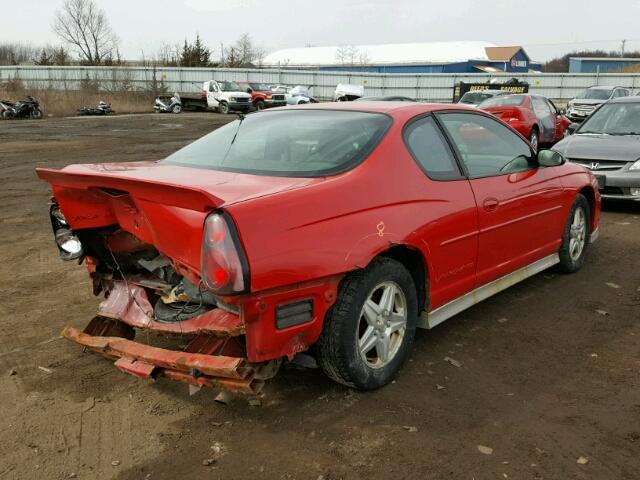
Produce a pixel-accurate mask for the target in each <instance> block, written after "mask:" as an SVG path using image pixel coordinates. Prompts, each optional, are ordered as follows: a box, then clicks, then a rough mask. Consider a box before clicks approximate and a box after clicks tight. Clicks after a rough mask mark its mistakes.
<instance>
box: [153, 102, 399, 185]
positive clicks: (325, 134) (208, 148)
mask: <svg viewBox="0 0 640 480" xmlns="http://www.w3.org/2000/svg"><path fill="white" fill-rule="evenodd" d="M390 124H391V119H390V118H389V117H388V116H386V115H383V114H380V113H368V112H351V111H344V110H343V111H336V110H297V109H296V110H286V109H285V110H280V111H273V112H260V113H257V114H251V115H247V117H246V118H244V120H240V119H238V120H235V121H233V122H231V123H229V124H227V125H225V126H224V127H220V128H219V129H217V130H215V131H213V132H211V133H210V134H208V135H206V136H204V137H202V138H201V139H199V140H196V141H195V142H193V143H191V144H190V145H187V146H186V147H184V148H183V149H181V150H178V151H177V152H175V153H174V154H172V155H170V156H168V157H167V158H166V159H164V160H162V161H161V162H160V163H164V164H173V165H184V166H189V167H196V168H208V169H212V170H225V171H231V172H242V173H251V174H256V175H276V176H291V177H316V176H324V175H330V174H334V173H339V172H342V171H345V170H348V169H349V168H352V167H353V166H355V165H356V164H357V163H359V162H360V161H362V160H363V159H364V158H366V157H367V155H369V153H370V152H371V151H372V150H373V148H374V147H375V146H376V144H377V143H378V142H379V141H380V139H381V138H382V136H383V135H384V133H385V132H386V131H387V129H388V127H389V125H390Z"/></svg>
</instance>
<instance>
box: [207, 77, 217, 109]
mask: <svg viewBox="0 0 640 480" xmlns="http://www.w3.org/2000/svg"><path fill="white" fill-rule="evenodd" d="M219 94H220V90H219V88H218V85H217V84H216V82H209V90H208V91H207V104H208V105H209V107H211V108H215V107H217V106H218V99H217V96H218V95H219Z"/></svg>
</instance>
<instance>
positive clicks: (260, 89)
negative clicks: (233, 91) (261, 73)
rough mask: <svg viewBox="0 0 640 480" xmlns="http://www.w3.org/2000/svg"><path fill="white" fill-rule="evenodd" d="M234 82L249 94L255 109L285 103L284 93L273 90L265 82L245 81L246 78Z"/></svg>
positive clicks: (278, 105)
mask: <svg viewBox="0 0 640 480" xmlns="http://www.w3.org/2000/svg"><path fill="white" fill-rule="evenodd" d="M236 83H237V84H238V85H240V87H241V88H242V89H243V90H244V91H246V92H247V93H249V94H250V95H251V103H252V104H253V106H254V108H255V109H256V110H264V109H265V108H270V107H283V106H285V105H286V104H287V99H286V96H285V94H284V93H277V92H273V91H272V90H271V88H270V87H269V86H268V85H267V84H264V83H259V82H247V81H246V80H240V81H237V82H236Z"/></svg>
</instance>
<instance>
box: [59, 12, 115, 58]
mask: <svg viewBox="0 0 640 480" xmlns="http://www.w3.org/2000/svg"><path fill="white" fill-rule="evenodd" d="M53 31H54V32H55V33H56V35H58V36H59V37H60V38H61V39H63V40H64V41H65V42H67V43H69V44H70V45H72V46H73V47H75V48H76V49H77V50H78V54H79V56H80V59H81V61H82V62H83V63H86V64H88V65H100V64H101V63H103V62H104V61H105V60H107V59H113V58H114V57H116V56H117V54H118V53H117V49H118V38H117V37H116V35H115V33H113V30H111V26H110V25H109V20H108V19H107V16H106V14H105V13H104V11H103V10H101V9H100V8H99V7H98V6H97V5H96V3H95V2H94V0H65V2H64V4H63V5H62V8H61V9H60V10H58V11H57V12H56V15H55V20H54V22H53Z"/></svg>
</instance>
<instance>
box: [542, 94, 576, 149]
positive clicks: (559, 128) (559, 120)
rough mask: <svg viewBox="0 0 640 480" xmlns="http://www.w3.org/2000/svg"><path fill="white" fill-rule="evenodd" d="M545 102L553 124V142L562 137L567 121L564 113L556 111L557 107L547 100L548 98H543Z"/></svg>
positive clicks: (567, 124)
mask: <svg viewBox="0 0 640 480" xmlns="http://www.w3.org/2000/svg"><path fill="white" fill-rule="evenodd" d="M544 101H545V102H547V104H548V105H549V109H550V110H551V116H552V118H553V124H554V125H555V127H556V128H555V135H554V138H553V142H554V143H555V142H558V141H560V140H562V139H563V138H564V131H565V130H566V128H567V127H568V126H569V123H570V122H569V121H568V120H567V119H566V117H565V116H564V115H561V114H560V112H559V111H558V107H556V105H555V104H554V103H553V102H552V101H551V100H549V99H548V98H545V99H544Z"/></svg>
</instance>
